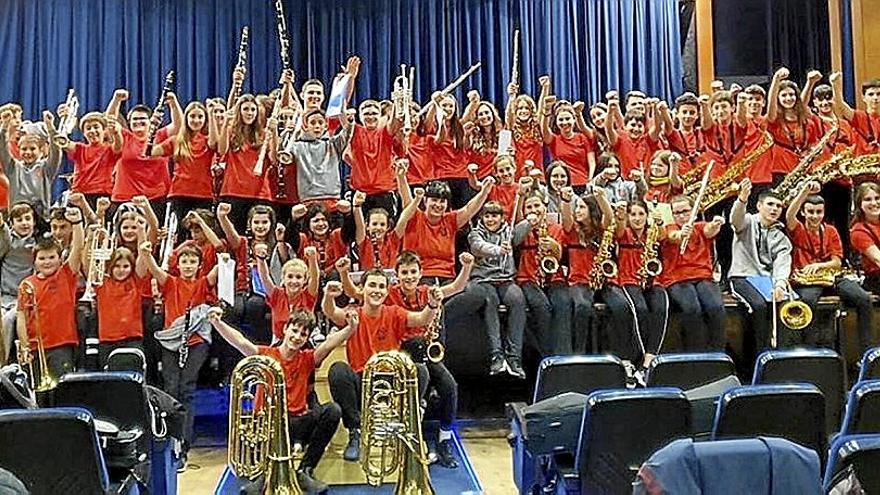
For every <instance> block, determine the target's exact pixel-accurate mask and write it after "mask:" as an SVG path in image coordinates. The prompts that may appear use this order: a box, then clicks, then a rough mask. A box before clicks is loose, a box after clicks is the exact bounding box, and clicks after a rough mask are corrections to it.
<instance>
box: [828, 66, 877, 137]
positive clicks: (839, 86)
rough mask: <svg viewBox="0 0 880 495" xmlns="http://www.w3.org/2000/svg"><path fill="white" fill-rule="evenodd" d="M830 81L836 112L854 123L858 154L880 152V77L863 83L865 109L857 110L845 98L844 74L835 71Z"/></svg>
mask: <svg viewBox="0 0 880 495" xmlns="http://www.w3.org/2000/svg"><path fill="white" fill-rule="evenodd" d="M828 81H829V82H830V83H831V87H832V88H834V113H835V114H837V116H838V117H840V118H842V119H844V120H846V121H847V122H849V123H850V124H851V125H852V129H853V131H854V134H855V144H856V155H870V154H874V153H880V79H871V80H868V81H865V82H864V83H862V102H864V104H865V109H864V110H855V109H853V108H852V107H851V106H849V104H848V103H847V102H846V101H845V100H844V99H843V75H842V74H841V73H840V72H835V73H834V74H831V76H829V78H828Z"/></svg>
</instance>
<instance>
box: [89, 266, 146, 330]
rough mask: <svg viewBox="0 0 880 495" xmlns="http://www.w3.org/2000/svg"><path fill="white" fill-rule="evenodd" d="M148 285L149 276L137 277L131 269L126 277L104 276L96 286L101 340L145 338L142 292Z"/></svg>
mask: <svg viewBox="0 0 880 495" xmlns="http://www.w3.org/2000/svg"><path fill="white" fill-rule="evenodd" d="M149 288H150V279H148V278H138V276H137V275H136V274H134V273H132V274H131V276H129V277H128V278H126V279H125V280H116V279H114V278H113V277H106V278H104V283H103V284H101V285H100V286H98V287H97V288H96V289H95V295H96V297H95V303H96V304H95V305H96V308H97V311H98V339H100V341H101V342H104V343H106V342H119V341H122V340H128V339H142V338H144V324H143V316H142V311H141V293H142V292H143V291H144V290H145V289H147V290H149Z"/></svg>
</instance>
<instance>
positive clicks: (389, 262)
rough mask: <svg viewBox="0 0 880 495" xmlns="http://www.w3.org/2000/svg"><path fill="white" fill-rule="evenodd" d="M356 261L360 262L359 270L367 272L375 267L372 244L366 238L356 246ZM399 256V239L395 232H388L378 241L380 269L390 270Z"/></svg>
mask: <svg viewBox="0 0 880 495" xmlns="http://www.w3.org/2000/svg"><path fill="white" fill-rule="evenodd" d="M357 250H358V259H359V260H360V265H361V270H369V269H370V268H373V267H374V266H375V263H374V262H375V260H376V254H375V252H374V251H373V243H372V242H371V241H370V237H369V236H367V237H365V238H364V240H363V241H361V243H360V244H358V245H357ZM399 254H400V238H399V237H397V232H395V231H394V230H389V231H388V232H386V233H385V235H384V236H383V237H382V240H381V241H379V262H380V263H381V264H382V268H391V267H393V266H394V264H395V263H396V262H397V255H399Z"/></svg>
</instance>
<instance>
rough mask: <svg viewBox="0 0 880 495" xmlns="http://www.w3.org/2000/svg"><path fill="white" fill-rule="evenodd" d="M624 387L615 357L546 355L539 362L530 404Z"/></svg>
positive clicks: (620, 363)
mask: <svg viewBox="0 0 880 495" xmlns="http://www.w3.org/2000/svg"><path fill="white" fill-rule="evenodd" d="M624 387H626V369H625V368H624V366H623V362H621V361H620V359H618V358H617V357H615V356H611V355H596V356H550V357H546V358H544V359H543V360H542V361H541V364H540V366H539V367H538V379H537V381H536V382H535V393H534V396H533V399H532V402H538V401H540V400H543V399H546V398H548V397H553V396H554V395H557V394H561V393H563V392H577V393H579V394H585V395H586V394H589V393H591V392H593V391H595V390H601V389H613V388H624Z"/></svg>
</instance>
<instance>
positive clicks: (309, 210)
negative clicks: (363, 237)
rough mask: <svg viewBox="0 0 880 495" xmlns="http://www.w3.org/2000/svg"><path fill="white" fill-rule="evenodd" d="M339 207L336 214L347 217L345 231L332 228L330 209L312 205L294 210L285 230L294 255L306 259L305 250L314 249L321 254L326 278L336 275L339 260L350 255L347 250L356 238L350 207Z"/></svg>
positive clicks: (340, 204) (343, 204) (342, 204)
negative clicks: (349, 218) (350, 217)
mask: <svg viewBox="0 0 880 495" xmlns="http://www.w3.org/2000/svg"><path fill="white" fill-rule="evenodd" d="M336 205H337V206H336V210H337V212H338V213H341V214H345V215H346V217H347V218H346V219H345V220H344V222H343V227H341V228H340V227H337V228H332V227H331V225H330V221H331V219H330V212H329V211H328V210H327V208H326V207H325V206H324V205H323V204H322V203H312V204H310V205H309V206H308V207H306V206H305V205H297V206H295V207H294V208H293V215H292V218H291V221H290V225H289V227H288V228H287V230H286V234H287V240H288V242H289V243H290V248H291V252H294V253H297V256H298V257H300V258H305V249H306V248H307V247H309V246H314V247H315V249H317V251H318V267H320V269H321V272H322V273H324V274H326V275H330V274H331V273H332V272H334V270H335V264H336V260H338V259H339V258H342V257H343V256H347V255H348V246H349V244H351V241H352V238H353V237H354V223H353V222H352V221H350V220H348V217H349V215H348V214H349V213H351V203H349V202H348V201H338V202H337V203H336ZM335 280H338V278H335Z"/></svg>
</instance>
